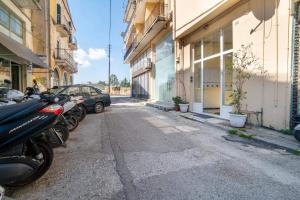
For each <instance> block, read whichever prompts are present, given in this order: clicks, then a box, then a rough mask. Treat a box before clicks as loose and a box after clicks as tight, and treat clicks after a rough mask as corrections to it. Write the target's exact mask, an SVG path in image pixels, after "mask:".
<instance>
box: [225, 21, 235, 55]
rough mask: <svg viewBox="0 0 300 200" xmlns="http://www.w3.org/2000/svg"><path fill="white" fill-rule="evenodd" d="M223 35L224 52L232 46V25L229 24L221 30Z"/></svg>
mask: <svg viewBox="0 0 300 200" xmlns="http://www.w3.org/2000/svg"><path fill="white" fill-rule="evenodd" d="M223 35H224V51H227V50H230V49H232V48H233V44H232V25H231V24H230V25H229V26H227V27H225V28H224V29H223Z"/></svg>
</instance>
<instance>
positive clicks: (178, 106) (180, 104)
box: [172, 96, 189, 112]
mask: <svg viewBox="0 0 300 200" xmlns="http://www.w3.org/2000/svg"><path fill="white" fill-rule="evenodd" d="M172 100H173V102H174V104H175V110H176V111H179V110H180V111H181V112H187V111H188V108H189V103H188V102H186V101H184V100H182V99H181V97H179V96H176V97H173V98H172Z"/></svg>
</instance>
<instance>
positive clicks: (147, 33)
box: [124, 4, 170, 63]
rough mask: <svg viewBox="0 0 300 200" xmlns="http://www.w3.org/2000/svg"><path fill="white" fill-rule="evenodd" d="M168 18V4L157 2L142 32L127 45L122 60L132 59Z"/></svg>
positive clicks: (163, 25) (164, 24) (126, 61)
mask: <svg viewBox="0 0 300 200" xmlns="http://www.w3.org/2000/svg"><path fill="white" fill-rule="evenodd" d="M169 20H170V18H169V16H168V5H166V4H157V5H156V6H155V7H154V9H153V10H152V12H151V14H150V15H149V16H148V17H147V19H146V20H145V25H144V26H145V27H144V33H143V34H139V35H138V36H136V37H135V38H134V40H133V42H132V43H131V45H130V46H128V48H127V50H126V52H125V55H124V62H125V63H130V60H132V58H134V57H135V56H136V55H137V54H138V53H139V52H140V51H141V50H142V49H143V48H144V47H145V45H147V44H149V42H150V41H151V40H152V39H153V38H154V37H155V36H156V35H157V34H158V33H159V32H160V31H161V30H162V29H163V28H164V27H165V26H166V24H167V23H168V22H169Z"/></svg>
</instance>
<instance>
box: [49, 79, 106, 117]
mask: <svg viewBox="0 0 300 200" xmlns="http://www.w3.org/2000/svg"><path fill="white" fill-rule="evenodd" d="M50 92H53V93H55V94H65V95H70V96H82V97H83V98H84V100H85V101H84V103H83V104H84V107H85V108H86V110H87V111H90V112H95V113H101V112H103V111H104V108H105V107H108V106H110V103H111V100H110V95H109V94H107V93H105V92H103V91H102V90H100V89H98V88H96V87H93V86H89V85H68V86H55V87H53V88H52V89H51V91H50Z"/></svg>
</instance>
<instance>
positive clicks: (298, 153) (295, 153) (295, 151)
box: [292, 149, 300, 156]
mask: <svg viewBox="0 0 300 200" xmlns="http://www.w3.org/2000/svg"><path fill="white" fill-rule="evenodd" d="M292 153H293V154H294V155H296V156H299V155H300V151H299V150H297V149H293V151H292Z"/></svg>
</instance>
